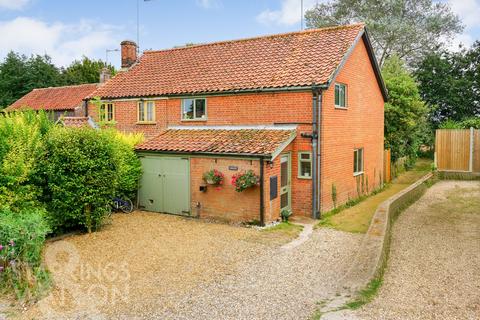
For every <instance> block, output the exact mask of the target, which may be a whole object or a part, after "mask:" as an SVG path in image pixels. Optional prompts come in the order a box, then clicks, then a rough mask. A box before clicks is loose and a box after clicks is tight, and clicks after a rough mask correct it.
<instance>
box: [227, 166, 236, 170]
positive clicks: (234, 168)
mask: <svg viewBox="0 0 480 320" xmlns="http://www.w3.org/2000/svg"><path fill="white" fill-rule="evenodd" d="M228 170H230V171H238V167H237V166H228Z"/></svg>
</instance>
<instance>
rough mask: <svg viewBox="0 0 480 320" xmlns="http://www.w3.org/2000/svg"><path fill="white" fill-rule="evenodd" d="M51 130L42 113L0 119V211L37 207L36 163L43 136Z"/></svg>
mask: <svg viewBox="0 0 480 320" xmlns="http://www.w3.org/2000/svg"><path fill="white" fill-rule="evenodd" d="M52 127H53V124H52V123H51V121H50V120H49V119H48V115H47V114H46V113H44V112H40V113H38V114H37V113H34V112H33V111H29V112H22V113H13V114H6V115H4V116H3V117H0V208H10V209H12V210H20V209H21V208H25V207H32V206H35V205H38V202H37V196H38V194H39V192H40V188H39V187H38V183H37V182H38V181H36V178H37V173H38V172H37V170H38V167H37V163H38V161H39V159H40V158H41V157H42V156H43V154H44V152H45V150H44V145H43V136H44V135H45V134H46V133H47V132H48V131H49V130H50V129H51V128H52Z"/></svg>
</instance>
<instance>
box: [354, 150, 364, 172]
mask: <svg viewBox="0 0 480 320" xmlns="http://www.w3.org/2000/svg"><path fill="white" fill-rule="evenodd" d="M362 173H363V148H359V149H355V150H353V175H355V176H357V175H359V174H362Z"/></svg>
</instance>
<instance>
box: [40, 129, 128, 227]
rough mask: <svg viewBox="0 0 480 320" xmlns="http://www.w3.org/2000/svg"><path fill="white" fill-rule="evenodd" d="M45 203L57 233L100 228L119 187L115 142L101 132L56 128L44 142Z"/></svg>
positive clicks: (50, 220)
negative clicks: (80, 228)
mask: <svg viewBox="0 0 480 320" xmlns="http://www.w3.org/2000/svg"><path fill="white" fill-rule="evenodd" d="M45 147H46V150H47V152H46V156H45V158H44V161H43V163H42V167H43V170H44V175H45V181H46V184H45V188H44V201H45V203H46V205H47V210H48V220H49V222H50V224H51V226H52V228H53V229H54V231H56V232H57V233H59V232H60V233H61V232H64V231H67V230H70V229H77V228H79V227H83V228H85V229H88V230H89V231H91V230H92V229H98V227H100V226H101V224H102V221H103V218H104V216H105V213H106V211H107V209H106V207H107V205H108V204H109V203H110V202H111V199H112V198H113V197H114V196H115V194H116V190H117V186H118V180H119V179H118V176H119V175H118V173H119V171H118V168H119V166H120V164H119V161H118V155H117V151H116V150H115V145H114V143H111V141H110V140H109V138H108V136H107V135H105V134H102V133H101V132H98V131H95V130H91V129H89V128H85V129H69V128H55V129H54V130H52V131H51V132H50V133H49V134H48V135H47V137H46V140H45Z"/></svg>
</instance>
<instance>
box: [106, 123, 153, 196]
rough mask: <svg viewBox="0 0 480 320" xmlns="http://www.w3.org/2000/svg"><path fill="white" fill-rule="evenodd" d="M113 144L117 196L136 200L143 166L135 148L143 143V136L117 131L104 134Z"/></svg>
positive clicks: (107, 131) (108, 131)
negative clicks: (116, 175)
mask: <svg viewBox="0 0 480 320" xmlns="http://www.w3.org/2000/svg"><path fill="white" fill-rule="evenodd" d="M103 134H104V135H105V136H106V138H107V139H108V141H109V142H110V143H111V144H112V147H113V152H114V156H115V162H116V163H117V174H118V183H117V190H116V195H117V196H122V197H123V196H125V197H128V198H130V199H134V198H135V197H136V195H137V189H138V181H139V179H140V176H141V174H142V164H141V162H140V159H138V157H137V155H136V153H135V150H134V147H135V145H137V144H138V143H140V142H142V141H143V139H144V138H143V134H123V133H120V132H118V131H116V130H106V131H104V132H103Z"/></svg>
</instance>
